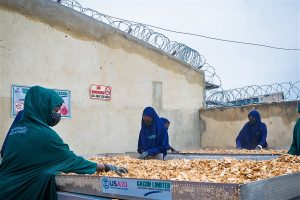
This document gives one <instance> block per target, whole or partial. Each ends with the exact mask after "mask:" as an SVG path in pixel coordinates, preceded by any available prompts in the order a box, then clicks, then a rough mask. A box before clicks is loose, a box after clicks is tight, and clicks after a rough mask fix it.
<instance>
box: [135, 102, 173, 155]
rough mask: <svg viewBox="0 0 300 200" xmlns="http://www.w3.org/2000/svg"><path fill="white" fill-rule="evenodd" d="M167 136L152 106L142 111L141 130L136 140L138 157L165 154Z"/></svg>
mask: <svg viewBox="0 0 300 200" xmlns="http://www.w3.org/2000/svg"><path fill="white" fill-rule="evenodd" d="M168 146H169V137H168V132H167V129H166V128H165V127H164V125H163V123H162V122H161V120H160V118H159V116H158V115H157V114H156V112H155V110H154V109H153V108H152V107H147V108H145V109H144V111H143V116H142V122H141V130H140V135H139V141H138V153H140V154H141V155H140V157H139V158H140V159H145V158H151V157H154V156H156V155H158V154H163V158H164V157H165V156H166V155H167V149H168Z"/></svg>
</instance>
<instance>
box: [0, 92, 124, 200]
mask: <svg viewBox="0 0 300 200" xmlns="http://www.w3.org/2000/svg"><path fill="white" fill-rule="evenodd" d="M62 103H63V99H62V98H61V97H60V96H59V95H58V94H57V93H56V92H54V91H53V90H49V89H46V88H42V87H39V86H34V87H32V88H30V90H29V91H28V92H27V94H26V97H25V104H24V113H23V116H22V118H21V120H20V121H19V122H17V123H16V124H15V125H13V127H12V128H11V130H10V131H9V134H8V137H7V141H6V148H5V150H4V152H3V159H2V162H1V165H0V199H5V200H18V199H20V200H26V199H30V200H37V199H41V200H44V199H49V200H52V199H53V200H55V199H57V195H56V186H55V179H54V177H55V175H56V174H58V173H60V172H64V173H69V172H73V173H78V174H93V173H95V172H96V171H115V172H116V173H118V174H122V173H127V170H126V169H125V168H122V167H116V166H113V165H104V164H97V163H94V162H90V161H88V160H85V159H84V158H82V157H79V156H76V155H75V154H74V153H73V152H72V151H70V149H69V147H68V145H67V144H65V143H64V142H63V141H62V139H61V138H60V137H59V136H58V134H57V133H56V132H55V131H54V130H53V129H51V128H50V126H55V125H56V124H57V123H58V122H59V121H60V114H59V113H57V112H58V111H59V109H60V106H61V104H62Z"/></svg>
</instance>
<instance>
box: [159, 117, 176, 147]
mask: <svg viewBox="0 0 300 200" xmlns="http://www.w3.org/2000/svg"><path fill="white" fill-rule="evenodd" d="M160 121H161V122H162V124H163V125H164V126H165V128H166V129H167V131H168V130H169V126H170V121H169V120H168V119H167V118H164V117H161V118H160ZM168 150H171V152H172V153H179V151H176V150H175V149H174V148H173V147H172V146H171V145H170V144H169V146H168Z"/></svg>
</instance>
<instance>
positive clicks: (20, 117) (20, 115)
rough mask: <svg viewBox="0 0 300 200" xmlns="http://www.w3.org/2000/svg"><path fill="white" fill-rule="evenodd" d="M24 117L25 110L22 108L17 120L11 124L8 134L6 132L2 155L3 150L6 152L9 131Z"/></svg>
mask: <svg viewBox="0 0 300 200" xmlns="http://www.w3.org/2000/svg"><path fill="white" fill-rule="evenodd" d="M22 117H23V110H21V111H19V112H18V114H17V116H16V117H15V120H14V121H13V123H12V125H11V126H10V128H9V130H8V132H7V134H6V137H5V139H4V142H3V145H2V147H1V157H3V152H4V150H5V148H6V142H7V139H8V133H9V132H10V130H11V129H12V128H13V127H14V126H15V124H16V123H17V122H18V121H20V120H21V119H22Z"/></svg>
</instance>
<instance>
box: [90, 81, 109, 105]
mask: <svg viewBox="0 0 300 200" xmlns="http://www.w3.org/2000/svg"><path fill="white" fill-rule="evenodd" d="M111 91H112V87H111V86H104V85H96V84H92V85H91V88H90V98H91V99H100V100H105V101H109V100H110V99H111Z"/></svg>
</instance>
